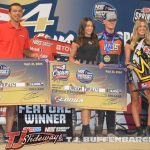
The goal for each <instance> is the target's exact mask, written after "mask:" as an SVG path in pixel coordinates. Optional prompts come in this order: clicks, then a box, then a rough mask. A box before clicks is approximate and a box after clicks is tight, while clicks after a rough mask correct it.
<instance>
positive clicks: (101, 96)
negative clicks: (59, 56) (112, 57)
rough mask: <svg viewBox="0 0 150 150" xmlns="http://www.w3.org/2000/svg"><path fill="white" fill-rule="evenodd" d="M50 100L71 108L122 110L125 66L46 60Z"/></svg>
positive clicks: (124, 95) (124, 96) (124, 92)
mask: <svg viewBox="0 0 150 150" xmlns="http://www.w3.org/2000/svg"><path fill="white" fill-rule="evenodd" d="M50 86H51V87H50V88H51V103H52V105H54V106H64V107H72V108H86V109H102V110H117V111H125V110H126V106H127V102H126V101H127V100H126V69H124V68H104V69H99V68H98V66H90V65H77V64H74V63H60V62H51V63H50Z"/></svg>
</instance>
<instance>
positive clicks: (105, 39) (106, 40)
mask: <svg viewBox="0 0 150 150" xmlns="http://www.w3.org/2000/svg"><path fill="white" fill-rule="evenodd" d="M114 41H115V35H113V38H112V41H111V43H110V44H108V37H107V36H106V33H104V45H105V51H106V53H107V54H108V53H109V52H110V50H111V48H112V46H113V44H114Z"/></svg>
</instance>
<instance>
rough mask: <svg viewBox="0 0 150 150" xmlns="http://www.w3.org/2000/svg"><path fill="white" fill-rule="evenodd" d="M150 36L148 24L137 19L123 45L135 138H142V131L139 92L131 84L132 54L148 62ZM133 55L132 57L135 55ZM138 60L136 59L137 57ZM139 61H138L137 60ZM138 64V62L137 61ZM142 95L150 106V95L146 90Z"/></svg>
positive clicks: (148, 131)
mask: <svg viewBox="0 0 150 150" xmlns="http://www.w3.org/2000/svg"><path fill="white" fill-rule="evenodd" d="M139 43H140V44H142V46H141V49H138V50H137V46H138V44H139ZM145 46H146V47H147V48H148V49H149V51H144V47H145ZM149 46H150V34H149V27H148V23H147V22H146V20H144V19H139V20H137V21H136V22H135V25H134V27H133V34H132V37H131V39H130V40H128V41H127V43H126V45H125V56H126V57H125V64H126V65H127V68H129V69H130V72H129V73H128V86H129V90H130V94H131V101H132V103H131V108H132V116H133V120H134V123H135V126H136V129H137V132H136V134H137V136H143V135H144V134H143V129H142V127H141V123H140V115H139V114H140V111H139V106H140V103H139V92H135V91H134V90H136V89H137V88H138V87H137V86H136V84H137V83H135V82H133V69H134V67H133V62H134V61H133V54H134V53H135V54H136V55H137V53H136V52H137V51H139V52H140V55H141V57H142V58H143V59H144V60H145V61H146V62H147V61H149V60H150V58H149V53H150V47H149ZM135 54H134V55H135ZM137 58H138V57H137ZM138 61H139V60H138ZM139 62H140V61H139ZM144 93H145V95H146V97H147V101H148V104H150V93H149V91H148V90H144ZM146 135H147V136H150V106H149V107H148V122H147V129H146Z"/></svg>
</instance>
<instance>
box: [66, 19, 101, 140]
mask: <svg viewBox="0 0 150 150" xmlns="http://www.w3.org/2000/svg"><path fill="white" fill-rule="evenodd" d="M98 49H99V44H98V40H97V35H96V33H95V26H94V23H93V21H92V19H91V18H88V17H85V18H83V19H82V20H81V22H80V26H79V31H78V36H77V39H76V40H75V41H74V42H73V43H72V50H71V54H70V56H69V61H70V62H73V63H76V64H80V63H84V64H92V65H94V64H95V65H96V56H97V52H98ZM90 117H91V110H89V109H82V110H81V119H82V133H81V137H84V136H87V137H89V136H91V132H90V126H89V123H90Z"/></svg>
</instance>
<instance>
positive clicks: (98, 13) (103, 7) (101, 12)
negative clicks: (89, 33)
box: [93, 2, 117, 23]
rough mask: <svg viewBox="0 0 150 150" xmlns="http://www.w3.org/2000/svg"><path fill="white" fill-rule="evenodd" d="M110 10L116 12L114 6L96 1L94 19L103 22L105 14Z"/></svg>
mask: <svg viewBox="0 0 150 150" xmlns="http://www.w3.org/2000/svg"><path fill="white" fill-rule="evenodd" d="M110 12H115V13H117V11H116V8H115V7H114V6H112V5H111V4H109V3H106V2H98V3H96V4H95V5H94V9H93V18H94V20H96V21H98V22H101V23H103V20H104V19H105V17H106V14H107V13H110Z"/></svg>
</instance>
